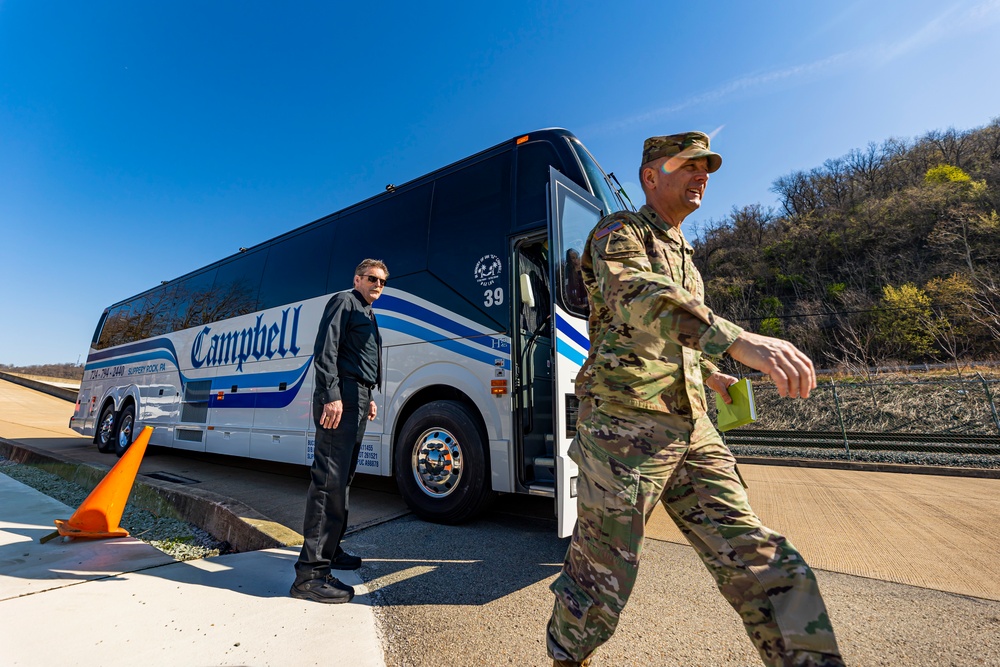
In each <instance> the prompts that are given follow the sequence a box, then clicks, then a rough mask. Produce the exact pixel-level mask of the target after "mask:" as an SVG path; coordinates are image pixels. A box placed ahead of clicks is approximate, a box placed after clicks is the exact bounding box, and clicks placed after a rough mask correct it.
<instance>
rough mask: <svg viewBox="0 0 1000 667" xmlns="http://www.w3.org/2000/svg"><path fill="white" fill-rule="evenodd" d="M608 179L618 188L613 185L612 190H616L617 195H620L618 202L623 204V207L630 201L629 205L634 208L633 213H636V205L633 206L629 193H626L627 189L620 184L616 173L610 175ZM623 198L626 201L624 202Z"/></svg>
mask: <svg viewBox="0 0 1000 667" xmlns="http://www.w3.org/2000/svg"><path fill="white" fill-rule="evenodd" d="M608 178H609V179H611V180H614V182H615V185H617V186H618V187H617V188H615V187H614V186H613V185H612V186H611V189H612V190H614V192H615V194H616V195H618V201H620V202H621V204H622V206H623V207H624V206H625V201H628V205H629V206H631V207H632V211H633V212H634V211H635V204H633V203H632V200H631V199H629V197H628V193H627V192H625V188H623V187H622V184H621V183H619V182H618V177H617V176H615V172H611V173H610V174H608ZM608 185H611V183H610V181H609V182H608ZM622 197H624V198H625V200H624V201H623V200H622Z"/></svg>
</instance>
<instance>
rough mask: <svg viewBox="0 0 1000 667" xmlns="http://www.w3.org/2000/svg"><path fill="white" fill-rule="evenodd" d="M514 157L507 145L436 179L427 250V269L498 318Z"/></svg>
mask: <svg viewBox="0 0 1000 667" xmlns="http://www.w3.org/2000/svg"><path fill="white" fill-rule="evenodd" d="M511 162H512V160H511V153H510V151H507V152H504V153H501V154H500V155H496V156H494V157H492V158H489V159H487V160H484V161H482V162H478V163H476V164H473V165H470V166H468V167H465V168H464V169H461V170H459V171H456V172H454V173H451V174H448V175H447V176H444V177H442V178H440V179H439V180H438V181H437V183H436V184H435V186H434V205H433V210H432V211H431V228H430V244H429V247H428V250H427V256H428V265H427V268H428V270H429V271H430V272H431V273H433V274H434V275H436V276H437V277H438V278H440V279H442V280H444V281H445V283H447V285H448V287H449V288H451V289H454V290H456V291H457V292H458V293H459V294H461V295H462V296H463V297H465V298H466V299H469V300H470V301H471V303H474V304H477V305H479V306H480V307H483V308H485V309H487V310H486V311H485V312H488V313H494V318H495V319H497V320H498V321H499V318H502V317H504V316H505V315H506V308H507V305H506V294H505V290H506V281H507V278H509V275H508V273H507V272H508V271H509V270H510V268H509V266H508V262H507V254H508V253H507V234H508V232H509V230H510V226H511V216H512V213H513V211H512V210H511V197H510V193H511ZM486 289H489V290H490V292H491V293H490V295H489V297H488V298H487V297H486V296H485V293H486ZM496 290H500V291H499V292H497V291H496ZM489 308H493V310H492V311H490V310H488V309H489Z"/></svg>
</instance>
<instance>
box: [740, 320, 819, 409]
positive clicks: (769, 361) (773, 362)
mask: <svg viewBox="0 0 1000 667" xmlns="http://www.w3.org/2000/svg"><path fill="white" fill-rule="evenodd" d="M726 352H727V353H728V354H729V356H731V357H732V358H733V359H735V360H736V361H738V362H740V363H742V364H746V365H747V366H749V367H750V368H753V369H756V370H758V371H761V372H762V373H767V374H768V375H770V376H771V379H772V380H773V381H774V385H775V387H776V388H777V389H778V395H779V396H791V397H792V398H809V392H810V391H812V390H813V389H815V388H816V369H815V368H813V363H812V361H811V360H810V359H809V357H807V356H806V355H804V354H803V353H802V352H801V351H799V349H798V348H797V347H795V346H794V345H792V344H791V343H789V342H788V341H787V340H781V339H780V338H771V337H770V336H761V335H760V334H755V333H750V332H749V331H744V332H743V333H741V334H740V337H739V338H737V339H736V341H735V342H734V343H733V344H732V345H730V346H729V349H728V350H726Z"/></svg>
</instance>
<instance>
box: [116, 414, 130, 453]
mask: <svg viewBox="0 0 1000 667" xmlns="http://www.w3.org/2000/svg"><path fill="white" fill-rule="evenodd" d="M131 443H132V418H131V417H129V416H128V415H125V418H124V419H123V420H122V428H121V430H120V431H118V446H119V447H122V448H125V447H128V446H129V445H130V444H131Z"/></svg>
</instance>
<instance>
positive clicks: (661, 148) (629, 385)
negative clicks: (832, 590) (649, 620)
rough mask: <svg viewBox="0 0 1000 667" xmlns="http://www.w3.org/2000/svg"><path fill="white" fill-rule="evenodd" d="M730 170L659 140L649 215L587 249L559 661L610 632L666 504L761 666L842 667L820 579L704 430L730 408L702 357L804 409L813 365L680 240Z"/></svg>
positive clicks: (648, 154) (620, 225)
mask: <svg viewBox="0 0 1000 667" xmlns="http://www.w3.org/2000/svg"><path fill="white" fill-rule="evenodd" d="M721 164H722V158H721V157H720V156H719V155H718V154H716V153H713V152H711V151H710V150H709V138H708V137H707V136H706V135H704V134H702V133H700V132H687V133H684V134H678V135H672V136H665V137H652V138H650V139H647V140H646V142H645V145H644V147H643V159H642V167H641V168H640V172H639V178H640V182H641V184H642V188H643V191H644V192H645V194H646V205H645V206H643V207H642V208H641V209H640V210H639V212H638V213H631V212H620V213H614V214H612V215H609V216H608V217H606V218H604V219H603V220H602V221H601V222H600V223H599V224H598V225H597V226H596V227H595V228H594V230H593V231H592V232H591V234H590V237H589V239H588V240H587V244H586V248H585V250H584V256H583V258H582V263H583V278H584V282H585V284H586V288H587V292H588V298H589V301H590V353H589V356H588V357H587V361H586V362H585V363H584V365H583V368H582V369H581V370H580V374H579V376H578V377H577V395H578V396H579V397H580V413H579V420H578V423H577V436H576V439H575V440H574V441H573V444H572V445H571V447H570V451H569V454H570V457H571V458H572V459H573V460H574V461H576V463H577V464H578V465H579V466H580V475H579V478H578V498H577V502H578V510H579V520H578V521H577V524H576V528H575V530H574V532H573V538H572V541H571V543H570V547H569V550H568V552H567V554H566V562H565V564H564V566H563V571H562V573H561V574H560V575H559V577H558V578H557V579H556V580H555V582H554V583H553V584H552V586H551V589H552V591H553V593H555V597H556V600H555V608H554V610H553V612H552V618H551V619H550V621H549V626H548V642H547V644H548V651H549V655H550V656H551V657H552V658H553V659H554V660H555V664H556V665H578V664H584V665H585V664H587V663H588V662H589V658H590V655H591V654H592V653H593V652H594V650H595V649H596V648H597V647H598V646H600V645H601V644H603V643H604V642H606V641H607V640H608V639H609V638H610V637H611V635H612V633H613V632H614V631H615V626H616V625H617V623H618V618H619V615H620V614H621V611H622V609H623V608H624V606H625V603H626V602H627V601H628V598H629V594H630V593H631V592H632V587H633V585H634V584H635V578H636V573H637V570H638V565H639V555H640V553H641V552H642V545H643V539H644V536H645V525H646V520H647V519H648V518H649V515H650V513H651V512H652V511H653V508H654V507H655V505H656V503H657V502H662V503H663V506H664V508H665V509H666V511H667V513H668V514H669V515H670V517H671V518H672V519H673V520H674V522H675V523H676V524H677V526H678V527H679V528H680V530H681V532H682V533H683V534H684V536H685V537H687V539H688V541H689V542H690V543H691V545H692V546H693V547H694V548H695V551H696V552H697V553H698V555H699V556H700V557H701V559H702V561H704V563H705V566H706V567H707V568H708V570H709V572H711V574H712V576H713V577H714V578H715V581H716V584H717V585H718V587H719V590H720V591H721V592H722V594H723V596H725V598H726V599H727V600H728V601H729V603H730V604H731V605H732V606H733V608H734V609H735V610H736V612H737V613H738V614H739V615H740V617H741V618H742V619H743V623H744V626H745V628H746V631H747V634H748V635H749V636H750V639H751V641H752V642H753V643H754V645H755V646H756V647H757V650H758V651H759V652H760V656H761V659H762V660H763V662H764V664H766V665H773V666H778V665H782V666H795V667H806V666H812V667H820V666H824V667H825V666H835V665H843V664H844V663H843V660H842V659H841V657H840V652H839V650H838V649H837V642H836V640H835V638H834V634H833V626H832V625H831V623H830V619H829V617H828V615H827V611H826V607H825V605H824V604H823V599H822V597H821V596H820V592H819V588H818V586H817V584H816V578H815V576H814V575H813V572H812V570H810V569H809V566H808V565H807V564H806V563H805V561H804V560H803V559H802V556H801V555H800V554H799V552H798V551H796V549H795V548H794V547H793V546H792V545H791V543H789V542H788V540H786V539H785V538H784V537H783V536H782V535H779V534H778V533H776V532H774V531H773V530H771V529H769V528H767V527H765V526H764V525H762V524H761V522H760V519H758V518H757V516H756V515H755V514H754V512H753V510H752V509H751V508H750V505H749V504H748V502H747V495H746V491H745V488H744V486H743V484H742V480H741V479H740V477H739V475H738V473H737V472H736V461H735V459H734V458H733V455H732V453H731V452H730V451H729V449H728V448H727V447H726V446H725V444H724V443H723V442H722V439H721V437H720V436H719V434H718V432H717V431H716V430H715V427H714V426H713V425H712V423H711V421H710V420H709V418H708V417H707V416H706V399H705V388H704V387H705V385H708V386H709V387H710V388H711V389H713V390H715V391H717V392H719V393H720V394H722V395H723V397H724V400H725V401H726V402H731V399H730V398H729V396H728V391H727V389H726V388H727V387H728V386H729V385H730V384H732V383H733V382H735V381H736V378H734V377H731V376H729V375H724V374H722V373H720V372H719V370H718V369H717V368H716V367H715V365H714V364H712V362H711V361H709V360H708V359H707V358H706V357H705V356H704V355H713V356H719V355H722V354H724V353H725V354H729V355H730V356H732V357H733V358H735V359H737V360H738V361H740V362H742V363H744V364H747V365H748V366H750V367H752V368H755V369H757V370H760V371H763V372H765V373H768V374H769V375H770V376H771V377H772V379H773V380H774V381H775V384H776V385H777V389H778V392H779V393H780V394H781V395H782V396H791V397H801V398H807V397H808V396H809V392H810V390H811V389H813V388H815V386H816V384H815V383H816V376H815V371H814V369H813V366H812V362H811V361H810V360H809V358H808V357H806V356H805V355H803V354H802V353H801V352H800V351H799V350H798V349H796V348H795V347H794V346H793V345H792V344H790V343H788V342H787V341H783V340H779V339H776V338H770V337H767V336H760V335H757V334H753V333H750V332H747V331H743V330H742V329H741V328H740V327H738V326H737V325H735V324H733V323H732V322H729V321H727V320H724V319H722V318H721V317H718V316H717V315H716V314H715V313H713V312H712V311H711V310H710V309H709V308H707V307H706V306H705V303H704V285H703V283H702V280H701V276H700V275H699V273H698V270H697V269H696V268H695V266H694V262H693V261H692V253H693V251H692V248H691V246H690V244H688V242H687V240H686V239H685V238H684V235H683V234H681V231H680V225H681V222H682V221H683V220H684V218H685V217H686V216H687V215H688V214H689V213H691V212H692V211H694V210H696V209H697V208H698V207H699V206H700V205H701V197H702V195H703V194H704V191H705V186H706V184H707V183H708V175H709V174H710V173H712V172H714V171H716V170H717V169H718V168H719V167H720V166H721Z"/></svg>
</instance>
